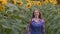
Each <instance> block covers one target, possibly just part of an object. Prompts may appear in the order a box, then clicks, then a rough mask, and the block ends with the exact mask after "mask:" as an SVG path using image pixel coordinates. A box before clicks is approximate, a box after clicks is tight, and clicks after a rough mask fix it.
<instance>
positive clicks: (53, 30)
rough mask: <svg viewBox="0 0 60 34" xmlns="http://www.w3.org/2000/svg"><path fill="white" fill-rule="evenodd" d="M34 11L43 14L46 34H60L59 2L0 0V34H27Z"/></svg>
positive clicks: (49, 0)
mask: <svg viewBox="0 0 60 34" xmlns="http://www.w3.org/2000/svg"><path fill="white" fill-rule="evenodd" d="M34 9H39V10H40V11H41V12H42V15H43V17H44V19H45V29H46V34H60V5H59V4H58V0H0V34H27V31H28V30H27V24H28V20H29V19H30V18H31V15H32V12H33V10H34Z"/></svg>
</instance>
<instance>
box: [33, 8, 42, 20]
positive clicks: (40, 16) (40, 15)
mask: <svg viewBox="0 0 60 34" xmlns="http://www.w3.org/2000/svg"><path fill="white" fill-rule="evenodd" d="M36 10H38V9H36ZM36 10H34V11H36ZM34 11H33V13H32V18H35V15H34ZM38 11H39V16H38V17H39V18H40V19H41V18H42V14H41V12H40V10H38Z"/></svg>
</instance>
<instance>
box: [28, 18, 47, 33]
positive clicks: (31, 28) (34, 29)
mask: <svg viewBox="0 0 60 34" xmlns="http://www.w3.org/2000/svg"><path fill="white" fill-rule="evenodd" d="M28 34H46V33H45V25H44V22H43V20H42V19H40V20H39V21H38V23H36V22H35V21H34V20H33V19H32V23H31V25H30V24H28Z"/></svg>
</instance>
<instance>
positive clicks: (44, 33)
mask: <svg viewBox="0 0 60 34" xmlns="http://www.w3.org/2000/svg"><path fill="white" fill-rule="evenodd" d="M42 22H43V30H42V32H43V34H46V31H45V21H44V20H42Z"/></svg>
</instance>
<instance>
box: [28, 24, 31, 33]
mask: <svg viewBox="0 0 60 34" xmlns="http://www.w3.org/2000/svg"><path fill="white" fill-rule="evenodd" d="M30 28H31V27H30V24H28V34H30Z"/></svg>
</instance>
